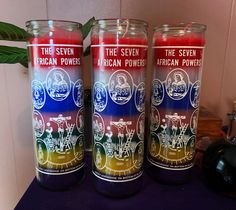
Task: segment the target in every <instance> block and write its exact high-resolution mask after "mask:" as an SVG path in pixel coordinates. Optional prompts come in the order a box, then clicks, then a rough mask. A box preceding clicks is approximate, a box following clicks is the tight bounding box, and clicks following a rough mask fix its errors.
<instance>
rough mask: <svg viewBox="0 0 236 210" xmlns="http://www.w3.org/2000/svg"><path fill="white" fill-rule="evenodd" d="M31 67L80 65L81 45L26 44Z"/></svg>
mask: <svg viewBox="0 0 236 210" xmlns="http://www.w3.org/2000/svg"><path fill="white" fill-rule="evenodd" d="M28 47H29V50H30V55H31V58H30V62H31V65H32V67H51V66H61V67H63V66H81V57H82V53H83V48H82V45H63V44H61V45H43V44H42V45H36V44H35V45H28Z"/></svg>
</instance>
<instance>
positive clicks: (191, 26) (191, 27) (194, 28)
mask: <svg viewBox="0 0 236 210" xmlns="http://www.w3.org/2000/svg"><path fill="white" fill-rule="evenodd" d="M206 29H207V26H206V25H205V24H201V23H196V22H190V23H179V24H162V25H160V26H156V27H154V29H153V30H154V32H158V31H163V32H168V31H178V30H185V31H191V32H204V31H206Z"/></svg>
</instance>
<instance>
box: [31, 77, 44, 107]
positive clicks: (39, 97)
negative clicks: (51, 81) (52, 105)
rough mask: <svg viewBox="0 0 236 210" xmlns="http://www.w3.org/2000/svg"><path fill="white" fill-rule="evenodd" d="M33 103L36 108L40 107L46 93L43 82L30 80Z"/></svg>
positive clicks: (42, 104)
mask: <svg viewBox="0 0 236 210" xmlns="http://www.w3.org/2000/svg"><path fill="white" fill-rule="evenodd" d="M31 86H32V96H33V105H34V107H35V108H36V109H41V108H42V107H43V106H44V104H45V100H46V93H45V89H44V87H43V84H42V83H41V82H40V81H36V80H33V81H32V84H31Z"/></svg>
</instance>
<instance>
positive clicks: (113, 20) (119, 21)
mask: <svg viewBox="0 0 236 210" xmlns="http://www.w3.org/2000/svg"><path fill="white" fill-rule="evenodd" d="M127 23H129V24H131V25H140V24H141V25H143V26H144V27H148V22H146V21H144V20H140V19H133V18H105V19H98V20H95V21H94V23H93V26H94V25H96V24H99V25H102V26H108V25H118V24H119V25H122V24H124V25H126V24H127Z"/></svg>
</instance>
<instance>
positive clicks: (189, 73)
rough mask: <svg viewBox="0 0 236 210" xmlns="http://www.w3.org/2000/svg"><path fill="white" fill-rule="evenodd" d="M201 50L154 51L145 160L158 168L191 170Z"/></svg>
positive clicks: (160, 49)
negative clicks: (148, 131) (148, 132)
mask: <svg viewBox="0 0 236 210" xmlns="http://www.w3.org/2000/svg"><path fill="white" fill-rule="evenodd" d="M202 59H203V47H200V46H199V47H195V46H180V47H178V46H171V47H170V46H159V47H154V65H153V66H154V72H153V81H152V87H151V115H150V137H149V143H148V160H149V161H150V163H152V164H153V165H156V166H158V167H160V168H165V169H172V170H181V169H182V170H183V169H187V168H190V167H192V166H193V158H194V145H195V140H196V129H197V119H198V109H199V108H198V107H199V92H200V85H201V84H200V80H201V72H202V62H203V61H202Z"/></svg>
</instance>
